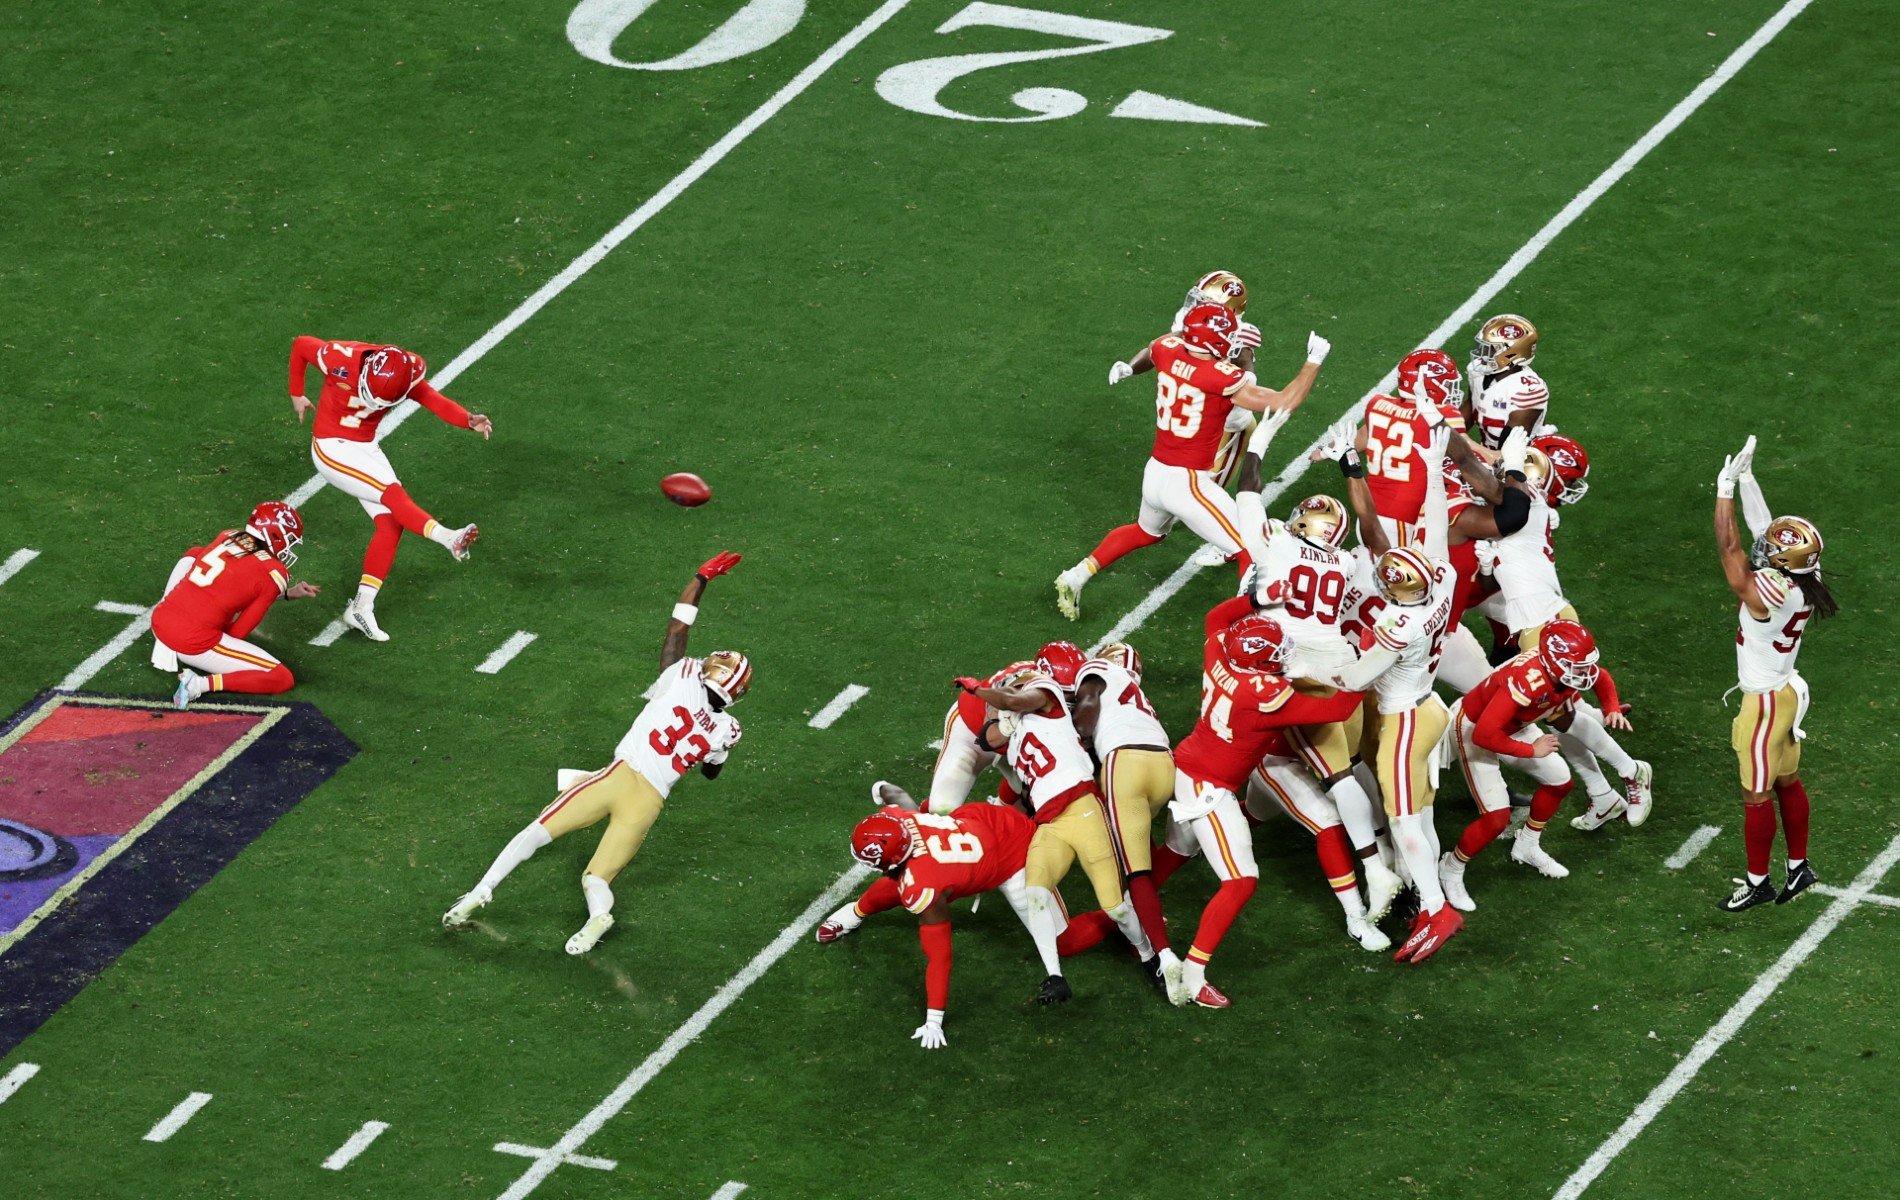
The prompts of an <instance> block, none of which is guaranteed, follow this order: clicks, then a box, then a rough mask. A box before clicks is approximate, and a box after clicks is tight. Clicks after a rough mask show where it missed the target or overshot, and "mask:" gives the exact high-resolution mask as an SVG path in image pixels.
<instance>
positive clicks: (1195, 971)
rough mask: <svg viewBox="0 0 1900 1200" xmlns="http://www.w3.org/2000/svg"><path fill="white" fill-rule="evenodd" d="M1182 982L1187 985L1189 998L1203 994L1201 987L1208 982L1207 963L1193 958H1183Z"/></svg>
mask: <svg viewBox="0 0 1900 1200" xmlns="http://www.w3.org/2000/svg"><path fill="white" fill-rule="evenodd" d="M1181 982H1182V983H1183V984H1185V985H1186V986H1187V994H1188V999H1190V1000H1192V999H1193V998H1194V997H1196V996H1198V995H1200V994H1201V988H1202V987H1204V986H1206V984H1207V964H1206V963H1203V962H1196V961H1194V960H1193V959H1191V958H1184V959H1182V960H1181Z"/></svg>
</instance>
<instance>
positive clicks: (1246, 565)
mask: <svg viewBox="0 0 1900 1200" xmlns="http://www.w3.org/2000/svg"><path fill="white" fill-rule="evenodd" d="M1227 561H1228V562H1230V563H1233V564H1234V566H1235V567H1236V568H1237V569H1238V570H1239V571H1240V578H1241V581H1242V582H1245V581H1246V579H1247V572H1248V571H1250V570H1252V569H1253V555H1251V554H1249V553H1247V552H1246V551H1245V550H1242V551H1241V552H1240V553H1239V554H1236V555H1234V557H1232V558H1230V559H1228V560H1227ZM1242 807H1243V808H1244V807H1245V805H1242Z"/></svg>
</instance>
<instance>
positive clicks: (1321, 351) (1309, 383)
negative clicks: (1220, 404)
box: [1234, 333, 1333, 413]
mask: <svg viewBox="0 0 1900 1200" xmlns="http://www.w3.org/2000/svg"><path fill="white" fill-rule="evenodd" d="M1332 349H1333V344H1332V343H1331V342H1329V341H1327V340H1326V339H1325V338H1323V337H1321V336H1320V335H1319V334H1317V333H1309V334H1307V335H1306V363H1305V365H1303V366H1301V367H1300V371H1299V374H1297V375H1295V376H1294V377H1293V378H1292V379H1291V380H1289V381H1288V383H1287V385H1286V386H1285V387H1283V388H1278V389H1275V388H1269V387H1261V386H1260V385H1259V384H1257V383H1249V384H1245V385H1243V386H1242V387H1241V389H1240V390H1239V391H1237V392H1235V393H1234V404H1235V406H1236V407H1239V408H1244V409H1247V410H1248V411H1249V412H1265V411H1267V410H1268V409H1276V410H1278V411H1280V412H1289V413H1290V412H1292V411H1293V410H1294V409H1296V408H1298V407H1299V406H1300V405H1302V404H1304V403H1305V402H1306V397H1307V396H1308V395H1309V394H1310V393H1311V392H1312V390H1313V383H1314V381H1315V380H1317V379H1318V378H1319V367H1320V364H1321V363H1323V362H1325V361H1326V356H1327V355H1328V354H1329V353H1331V352H1332Z"/></svg>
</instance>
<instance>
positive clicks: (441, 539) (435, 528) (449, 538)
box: [429, 521, 462, 546]
mask: <svg viewBox="0 0 1900 1200" xmlns="http://www.w3.org/2000/svg"><path fill="white" fill-rule="evenodd" d="M461 532H462V531H461V530H460V529H450V528H449V527H448V526H447V525H444V524H443V523H442V522H440V521H437V522H435V523H434V524H433V525H431V526H430V527H429V540H430V541H432V542H434V543H435V544H436V545H438V546H453V545H455V537H456V535H457V534H459V533H461Z"/></svg>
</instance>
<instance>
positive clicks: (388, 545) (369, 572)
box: [363, 488, 402, 587]
mask: <svg viewBox="0 0 1900 1200" xmlns="http://www.w3.org/2000/svg"><path fill="white" fill-rule="evenodd" d="M390 490H392V491H393V490H394V489H393V488H392V489H390ZM384 494H385V495H387V494H388V493H387V492H385V493H384ZM372 524H374V525H375V526H376V532H375V533H372V534H370V535H369V549H368V550H366V551H364V552H363V582H364V583H367V584H370V585H371V586H372V587H381V586H383V580H385V579H388V578H389V569H390V568H391V567H393V566H395V565H396V547H397V546H398V545H400V544H401V543H402V522H401V521H398V520H397V519H396V518H395V516H394V514H392V513H384V514H383V515H382V516H380V517H377V518H376V519H375V521H374V522H372Z"/></svg>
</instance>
